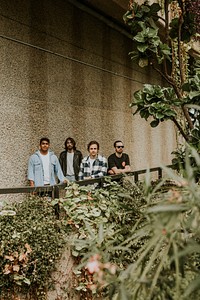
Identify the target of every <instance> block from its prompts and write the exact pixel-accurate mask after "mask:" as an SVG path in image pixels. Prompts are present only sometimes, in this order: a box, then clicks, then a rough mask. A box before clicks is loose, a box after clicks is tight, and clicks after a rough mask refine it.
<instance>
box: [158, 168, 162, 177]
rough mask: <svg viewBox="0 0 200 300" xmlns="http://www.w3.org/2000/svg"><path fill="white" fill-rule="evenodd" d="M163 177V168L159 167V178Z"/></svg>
mask: <svg viewBox="0 0 200 300" xmlns="http://www.w3.org/2000/svg"><path fill="white" fill-rule="evenodd" d="M161 178H162V169H161V168H159V169H158V179H161Z"/></svg>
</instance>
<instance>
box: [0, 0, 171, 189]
mask: <svg viewBox="0 0 200 300" xmlns="http://www.w3.org/2000/svg"><path fill="white" fill-rule="evenodd" d="M127 2H128V1H127ZM131 50H132V41H131V40H130V39H128V38H127V37H125V36H124V35H122V34H120V33H119V32H118V31H116V30H114V29H111V28H110V27H108V26H107V25H106V24H105V23H103V22H102V21H100V20H98V19H96V18H95V17H93V16H91V15H89V14H87V13H86V12H83V11H81V10H79V9H77V8H76V7H75V6H73V5H72V4H71V3H69V2H68V1H66V0H56V1H53V0H40V1H37V0H20V1H19V0H1V1H0V67H1V72H0V79H1V80H0V91H1V94H0V97H1V110H0V114H1V117H0V129H1V130H0V138H1V144H0V159H1V179H0V187H8V186H19V185H24V184H27V182H26V172H27V161H28V158H29V156H30V155H31V154H32V153H33V151H35V150H36V148H37V146H38V142H39V139H40V138H41V136H48V137H49V138H50V140H51V146H52V149H53V150H54V151H55V153H56V154H57V155H58V154H59V153H60V152H61V151H62V150H63V143H64V141H65V139H66V137H68V136H72V137H73V138H74V139H75V140H76V141H77V147H78V149H80V150H82V152H83V154H84V155H85V154H86V153H87V151H86V145H87V143H88V142H89V141H90V140H92V139H96V140H97V141H99V142H100V152H101V153H103V154H104V155H105V156H108V155H109V154H110V153H112V152H113V142H114V140H116V139H122V140H123V141H124V143H125V151H126V152H127V153H129V154H130V158H131V165H132V169H140V168H145V167H146V166H149V167H154V166H158V165H159V164H160V163H163V164H168V163H170V160H171V155H170V153H171V151H172V150H173V149H174V148H175V131H174V127H173V125H172V124H171V123H170V122H169V123H168V124H167V123H166V124H162V125H161V126H159V127H158V128H156V129H151V128H150V126H149V125H148V124H147V123H146V122H145V121H144V120H141V119H140V117H139V116H134V117H133V116H132V113H131V109H130V108H129V103H130V102H131V98H132V94H133V92H134V91H135V90H137V89H139V88H140V87H141V86H142V84H143V83H158V82H160V78H159V77H158V75H156V74H154V73H152V72H150V71H148V70H141V69H139V68H138V67H137V66H136V65H134V64H132V63H131V60H130V57H129V56H128V52H130V51H131ZM117 74H118V75H117Z"/></svg>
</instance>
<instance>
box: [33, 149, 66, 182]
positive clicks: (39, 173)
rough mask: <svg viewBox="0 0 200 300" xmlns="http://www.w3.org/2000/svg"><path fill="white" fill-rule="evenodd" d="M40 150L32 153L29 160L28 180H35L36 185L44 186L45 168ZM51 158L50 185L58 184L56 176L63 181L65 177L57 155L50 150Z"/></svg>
mask: <svg viewBox="0 0 200 300" xmlns="http://www.w3.org/2000/svg"><path fill="white" fill-rule="evenodd" d="M39 153H40V151H39V150H38V151H36V152H35V153H34V154H33V155H31V157H30V159H29V162H28V180H32V181H34V185H35V186H44V170H43V164H42V160H41V158H40V155H39ZM49 155H50V157H49V160H50V185H54V184H56V177H58V179H59V180H60V182H63V181H64V180H65V177H64V175H63V172H62V170H61V167H60V164H59V161H58V158H57V156H56V155H55V154H54V153H53V151H49Z"/></svg>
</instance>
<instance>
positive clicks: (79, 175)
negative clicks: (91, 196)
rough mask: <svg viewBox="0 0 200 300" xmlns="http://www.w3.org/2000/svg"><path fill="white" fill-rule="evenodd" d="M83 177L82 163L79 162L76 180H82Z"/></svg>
mask: <svg viewBox="0 0 200 300" xmlns="http://www.w3.org/2000/svg"><path fill="white" fill-rule="evenodd" d="M83 175H84V167H83V162H81V165H80V170H79V173H78V180H83Z"/></svg>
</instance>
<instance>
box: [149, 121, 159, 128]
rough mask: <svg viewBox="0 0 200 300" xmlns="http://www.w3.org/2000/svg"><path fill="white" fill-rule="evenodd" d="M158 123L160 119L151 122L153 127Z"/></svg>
mask: <svg viewBox="0 0 200 300" xmlns="http://www.w3.org/2000/svg"><path fill="white" fill-rule="evenodd" d="M158 124H159V120H153V121H152V122H151V123H150V125H151V127H156V126H158Z"/></svg>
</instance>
